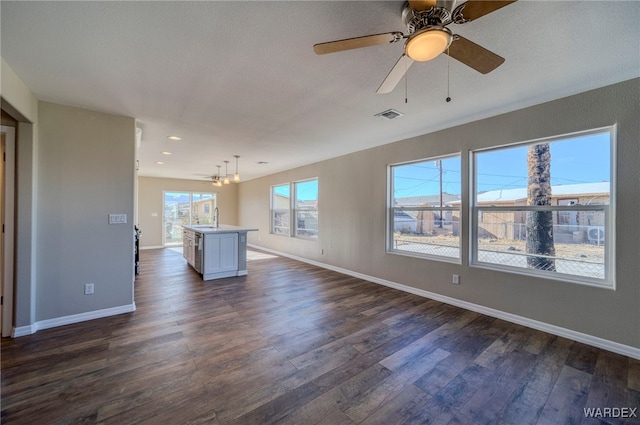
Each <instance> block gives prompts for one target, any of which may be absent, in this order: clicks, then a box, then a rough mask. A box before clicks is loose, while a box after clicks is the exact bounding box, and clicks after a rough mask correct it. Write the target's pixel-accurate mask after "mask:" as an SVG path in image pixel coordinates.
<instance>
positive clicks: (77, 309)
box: [35, 102, 135, 321]
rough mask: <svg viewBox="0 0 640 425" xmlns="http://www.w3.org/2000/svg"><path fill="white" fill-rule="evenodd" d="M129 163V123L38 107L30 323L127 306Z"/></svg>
mask: <svg viewBox="0 0 640 425" xmlns="http://www.w3.org/2000/svg"><path fill="white" fill-rule="evenodd" d="M134 158H135V121H134V119H133V118H128V117H121V116H115V115H108V114H103V113H99V112H93V111H87V110H82V109H77V108H71V107H66V106H60V105H55V104H52V103H46V102H39V107H38V154H37V161H36V164H37V165H36V167H37V201H38V209H37V213H36V217H37V223H36V228H37V236H36V281H37V284H36V314H35V320H36V321H42V320H47V319H54V318H58V317H64V316H69V315H73V314H79V313H85V312H90V311H95V310H101V309H106V308H112V307H120V306H126V305H130V304H132V303H133V279H134V270H133V225H134V223H133V220H134V215H133V213H134V211H133V205H134V192H133V190H134V181H135V164H134ZM109 213H118V214H126V215H127V224H118V225H109V224H108V214H109ZM85 283H94V284H95V294H94V295H84V294H83V289H84V284H85Z"/></svg>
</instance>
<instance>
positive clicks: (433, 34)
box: [405, 27, 453, 62]
mask: <svg viewBox="0 0 640 425" xmlns="http://www.w3.org/2000/svg"><path fill="white" fill-rule="evenodd" d="M452 40H453V34H451V31H449V29H448V28H445V27H430V28H427V29H425V30H422V31H420V32H416V33H415V34H413V35H411V37H409V40H407V44H406V45H405V51H406V53H407V56H409V57H410V58H411V59H413V60H414V61H418V62H426V61H430V60H432V59H435V58H436V57H437V56H439V55H440V54H441V53H442V52H444V51H445V50H447V47H449V45H450V44H451V41H452Z"/></svg>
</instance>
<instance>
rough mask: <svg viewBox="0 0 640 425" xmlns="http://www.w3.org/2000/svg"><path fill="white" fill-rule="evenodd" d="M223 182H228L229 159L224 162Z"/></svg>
mask: <svg viewBox="0 0 640 425" xmlns="http://www.w3.org/2000/svg"><path fill="white" fill-rule="evenodd" d="M224 184H229V161H225V162H224Z"/></svg>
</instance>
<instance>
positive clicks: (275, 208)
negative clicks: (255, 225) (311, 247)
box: [271, 183, 291, 236]
mask: <svg viewBox="0 0 640 425" xmlns="http://www.w3.org/2000/svg"><path fill="white" fill-rule="evenodd" d="M290 223H291V187H290V185H289V184H288V183H287V184H282V185H279V186H272V187H271V233H273V234H274V235H286V236H289V235H291V230H290Z"/></svg>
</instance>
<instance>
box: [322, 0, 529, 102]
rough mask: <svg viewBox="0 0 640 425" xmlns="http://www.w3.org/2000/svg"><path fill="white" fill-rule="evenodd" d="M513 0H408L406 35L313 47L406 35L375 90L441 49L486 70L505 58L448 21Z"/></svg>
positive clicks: (347, 46) (357, 44)
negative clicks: (399, 52) (458, 31)
mask: <svg viewBox="0 0 640 425" xmlns="http://www.w3.org/2000/svg"><path fill="white" fill-rule="evenodd" d="M515 1H516V0H467V1H466V2H465V3H462V4H460V5H458V6H457V7H455V8H453V7H449V8H447V7H446V6H445V5H446V4H450V5H454V4H455V1H446V0H444V1H443V0H409V2H408V3H407V4H406V6H405V7H404V10H403V11H402V19H403V21H404V23H405V25H406V26H407V32H408V34H407V35H405V34H403V33H401V32H398V31H394V32H387V33H382V34H372V35H365V36H362V37H355V38H347V39H343V40H335V41H329V42H326V43H318V44H315V45H314V46H313V50H314V51H315V52H316V54H318V55H324V54H326V53H334V52H341V51H343V50H351V49H358V48H361V47H368V46H376V45H379V44H391V43H397V42H399V41H400V40H403V39H406V40H407V41H406V42H405V45H404V53H403V54H402V56H400V59H398V62H396V64H395V65H394V67H393V68H392V69H391V72H389V74H388V75H387V77H386V78H385V79H384V81H383V82H382V84H381V85H380V87H379V88H378V90H377V91H376V93H378V94H383V93H390V92H391V91H393V89H394V88H395V87H396V85H397V84H398V83H399V82H400V80H401V79H402V77H403V76H404V75H405V73H406V72H407V70H408V69H409V67H410V66H411V64H413V62H414V61H419V62H426V61H429V60H432V59H434V58H436V57H437V56H439V55H440V54H441V53H446V54H448V55H449V56H450V57H452V58H454V59H456V60H458V61H460V62H462V63H463V64H465V65H467V66H469V67H471V68H473V69H475V70H476V71H478V72H480V73H482V74H487V73H489V72H491V71H493V70H494V69H496V68H497V67H499V66H500V65H501V64H502V63H503V62H504V58H502V57H500V56H498V55H496V54H495V53H493V52H491V51H489V50H487V49H485V48H484V47H482V46H479V45H478V44H476V43H474V42H472V41H470V40H467V39H466V38H464V37H462V36H461V35H457V34H453V33H452V32H451V30H449V28H447V25H449V24H451V23H454V24H464V23H466V22H470V21H473V20H476V19H478V18H481V17H483V16H484V15H487V14H489V13H491V12H494V11H496V10H498V9H500V8H502V7H504V6H507V5H509V4H511V3H515Z"/></svg>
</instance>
